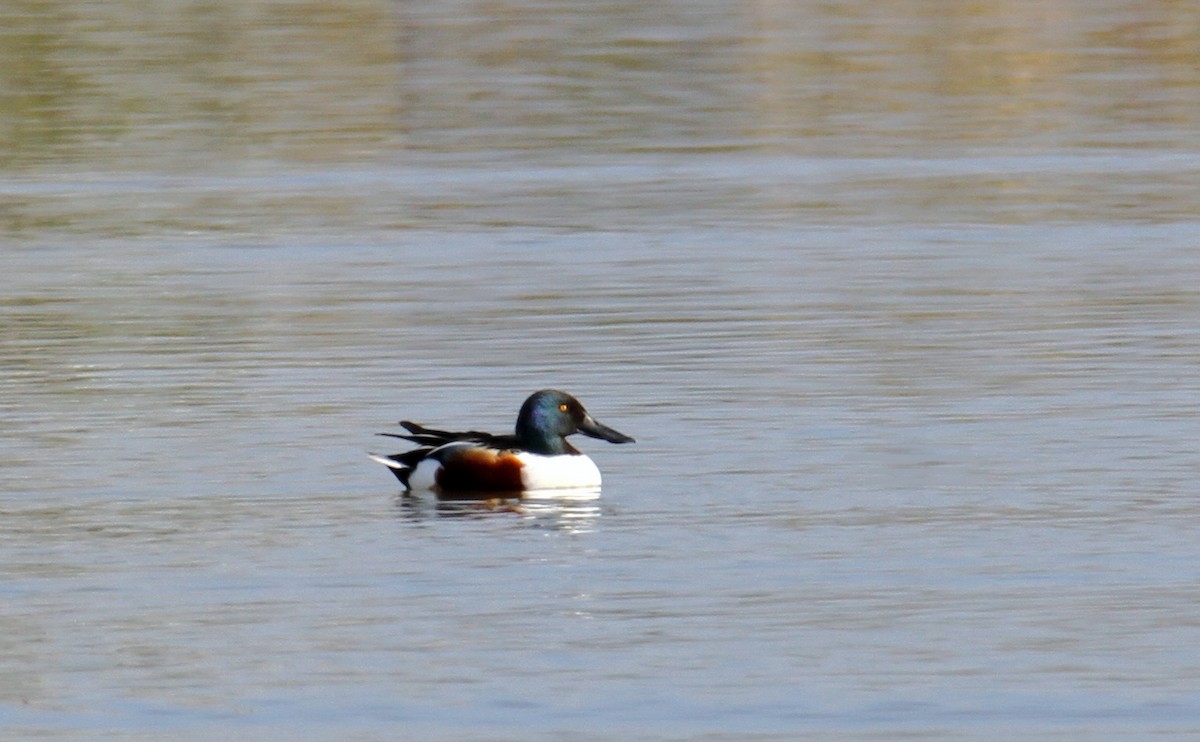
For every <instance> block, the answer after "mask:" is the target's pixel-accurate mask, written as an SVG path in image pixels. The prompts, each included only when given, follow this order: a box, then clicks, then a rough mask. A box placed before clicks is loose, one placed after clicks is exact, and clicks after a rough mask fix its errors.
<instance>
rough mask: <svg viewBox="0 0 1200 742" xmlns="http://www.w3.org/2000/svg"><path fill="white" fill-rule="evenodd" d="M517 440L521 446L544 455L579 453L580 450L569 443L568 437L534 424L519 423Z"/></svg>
mask: <svg viewBox="0 0 1200 742" xmlns="http://www.w3.org/2000/svg"><path fill="white" fill-rule="evenodd" d="M517 441H518V442H519V443H520V444H521V448H523V449H525V450H526V451H529V452H530V453H536V454H541V455H542V456H562V455H563V454H578V453H579V450H578V449H576V448H575V447H574V446H572V445H571V444H570V443H567V439H566V438H563V437H562V436H561V435H556V434H554V433H546V432H545V431H541V430H538V429H537V428H534V427H532V426H523V425H517Z"/></svg>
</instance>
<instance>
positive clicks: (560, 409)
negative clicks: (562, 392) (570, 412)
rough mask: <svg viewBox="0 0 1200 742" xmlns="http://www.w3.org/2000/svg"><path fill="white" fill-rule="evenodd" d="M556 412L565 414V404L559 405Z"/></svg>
mask: <svg viewBox="0 0 1200 742" xmlns="http://www.w3.org/2000/svg"><path fill="white" fill-rule="evenodd" d="M558 411H559V412H566V411H567V406H566V405H565V404H560V405H559V406H558Z"/></svg>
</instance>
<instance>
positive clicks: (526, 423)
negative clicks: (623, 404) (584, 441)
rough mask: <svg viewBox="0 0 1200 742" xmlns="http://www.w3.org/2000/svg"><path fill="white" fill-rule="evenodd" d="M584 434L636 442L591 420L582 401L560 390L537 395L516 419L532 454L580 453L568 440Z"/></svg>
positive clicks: (523, 443)
mask: <svg viewBox="0 0 1200 742" xmlns="http://www.w3.org/2000/svg"><path fill="white" fill-rule="evenodd" d="M574 433H583V434H584V435H586V436H590V437H592V438H599V439H601V440H605V441H609V442H610V443H633V442H634V441H633V438H631V437H629V436H627V435H625V434H624V433H619V432H617V431H616V430H613V429H612V428H610V427H608V426H607V425H602V424H600V423H598V422H596V421H595V420H593V419H592V416H591V415H589V414H588V413H587V410H585V409H584V408H583V405H581V404H580V403H579V400H577V399H575V398H574V397H572V396H571V395H570V394H567V393H566V392H560V391H558V390H557V389H543V390H541V391H540V392H534V393H533V394H532V395H530V397H529V399H527V400H525V404H523V405H521V413H520V414H519V415H517V440H518V441H519V442H520V444H521V446H522V447H523V448H525V449H526V450H528V451H531V452H533V453H540V454H545V455H547V456H555V455H558V454H564V453H568V454H569V453H579V451H577V450H575V448H574V447H573V446H572V445H571V444H570V443H567V441H566V437H567V436H568V435H572V434H574Z"/></svg>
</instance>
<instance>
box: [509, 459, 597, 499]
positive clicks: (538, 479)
mask: <svg viewBox="0 0 1200 742" xmlns="http://www.w3.org/2000/svg"><path fill="white" fill-rule="evenodd" d="M517 458H518V459H520V460H521V464H522V469H521V482H522V484H524V486H525V489H527V490H550V489H563V488H566V487H599V486H600V470H599V469H598V468H596V464H595V463H593V462H592V460H591V459H589V458H588V457H587V456H584V455H583V454H579V455H578V456H542V455H541V454H536V453H529V452H528V451H522V452H520V453H518V454H517Z"/></svg>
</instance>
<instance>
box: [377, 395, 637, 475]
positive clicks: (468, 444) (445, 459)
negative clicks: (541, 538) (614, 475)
mask: <svg viewBox="0 0 1200 742" xmlns="http://www.w3.org/2000/svg"><path fill="white" fill-rule="evenodd" d="M400 425H401V427H403V428H404V429H405V431H407V432H406V433H380V435H383V436H388V437H391V438H401V439H403V440H407V441H410V442H412V443H415V444H417V448H414V449H412V450H409V451H405V452H402V453H397V454H392V455H390V456H383V455H379V454H374V453H371V454H368V456H370V458H371V459H372V460H373V461H376V462H378V463H380V464H383V465H384V466H386V467H387V468H388V469H390V470H391V472H392V474H394V475H395V477H396V479H398V480H399V481H400V484H401V485H402V486H403V487H404V489H405V490H406V491H409V492H412V491H415V490H433V491H435V492H439V493H443V494H448V495H451V494H462V493H500V492H511V493H521V492H528V491H533V490H557V489H567V488H583V487H587V488H599V487H600V481H601V478H600V469H599V468H598V467H597V466H596V464H595V462H593V461H592V460H591V459H590V458H588V457H587V455H585V454H584V453H582V452H581V451H579V449H577V448H575V447H574V446H572V445H571V444H570V442H568V441H567V436H570V435H573V434H575V433H583V434H584V435H586V436H589V437H591V438H598V439H600V440H604V441H608V442H610V443H634V442H635V441H634V439H633V438H632V437H631V436H628V435H625V434H624V433H621V432H619V431H617V430H614V429H613V428H610V427H608V426H607V425H604V424H602V423H600V422H597V421H596V420H595V418H593V417H592V416H591V415H589V414H588V412H587V410H586V409H584V407H583V405H582V404H580V402H579V400H577V399H575V397H573V396H571V395H570V394H567V393H566V392H563V391H559V390H557V389H542V390H540V391H537V392H534V393H533V394H531V395H530V396H529V398H528V399H526V400H525V403H524V404H522V405H521V410H520V412H519V413H518V414H517V424H516V428H515V430H514V432H513V433H512V434H509V435H492V434H491V433H483V432H480V431H477V430H468V431H464V432H450V431H446V430H437V429H435V428H427V427H425V426H423V425H418V424H416V423H413V422H410V421H408V420H402V421H401V422H400Z"/></svg>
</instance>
